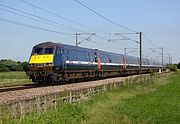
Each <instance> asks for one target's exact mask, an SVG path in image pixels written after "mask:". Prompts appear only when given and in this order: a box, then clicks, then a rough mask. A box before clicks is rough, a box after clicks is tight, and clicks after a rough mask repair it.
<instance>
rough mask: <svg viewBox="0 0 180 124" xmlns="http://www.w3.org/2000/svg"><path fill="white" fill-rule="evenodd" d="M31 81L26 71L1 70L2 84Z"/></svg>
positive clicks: (0, 81)
mask: <svg viewBox="0 0 180 124" xmlns="http://www.w3.org/2000/svg"><path fill="white" fill-rule="evenodd" d="M26 82H31V80H29V79H28V76H27V75H26V72H24V71H21V72H16V71H15V72H0V86H4V85H13V84H14V85H16V84H21V83H26Z"/></svg>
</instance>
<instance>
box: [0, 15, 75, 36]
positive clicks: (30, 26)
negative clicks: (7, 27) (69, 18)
mask: <svg viewBox="0 0 180 124" xmlns="http://www.w3.org/2000/svg"><path fill="white" fill-rule="evenodd" d="M0 21H3V22H7V23H11V24H15V25H19V26H23V27H27V28H32V29H37V30H42V31H48V32H52V33H56V34H64V35H72V33H66V32H60V31H56V30H51V29H46V28H41V27H38V26H33V25H29V24H26V23H22V22H17V21H15V20H12V19H7V18H3V17H0Z"/></svg>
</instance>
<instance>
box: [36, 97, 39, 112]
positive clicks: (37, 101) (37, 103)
mask: <svg viewBox="0 0 180 124" xmlns="http://www.w3.org/2000/svg"><path fill="white" fill-rule="evenodd" d="M36 107H37V108H36V110H37V114H38V115H40V99H39V97H37V99H36Z"/></svg>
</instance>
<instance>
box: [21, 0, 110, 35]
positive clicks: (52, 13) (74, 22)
mask: <svg viewBox="0 0 180 124" xmlns="http://www.w3.org/2000/svg"><path fill="white" fill-rule="evenodd" d="M20 1H21V2H23V3H25V4H27V5H29V6H31V7H34V8H36V9H39V10H41V11H44V12H46V13H48V14H51V15H54V16H56V17H58V18H61V19H63V20H65V21H68V22H71V23H73V24H76V25H79V26H81V27H84V28H87V29H92V30H96V31H98V32H102V33H108V32H105V31H103V30H100V29H96V28H93V27H89V26H87V25H84V24H81V23H79V22H76V21H73V20H71V19H68V18H65V17H63V16H60V15H58V14H56V13H54V12H51V11H49V10H46V9H44V8H41V7H39V6H37V5H35V4H32V3H30V2H27V1H25V0H20Z"/></svg>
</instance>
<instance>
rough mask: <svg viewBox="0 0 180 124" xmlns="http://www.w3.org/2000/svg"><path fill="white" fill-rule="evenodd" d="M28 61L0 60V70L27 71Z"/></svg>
mask: <svg viewBox="0 0 180 124" xmlns="http://www.w3.org/2000/svg"><path fill="white" fill-rule="evenodd" d="M27 70H28V62H21V61H17V62H16V61H13V60H11V59H1V60H0V72H9V71H27Z"/></svg>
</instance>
